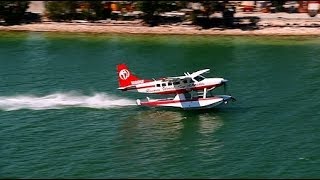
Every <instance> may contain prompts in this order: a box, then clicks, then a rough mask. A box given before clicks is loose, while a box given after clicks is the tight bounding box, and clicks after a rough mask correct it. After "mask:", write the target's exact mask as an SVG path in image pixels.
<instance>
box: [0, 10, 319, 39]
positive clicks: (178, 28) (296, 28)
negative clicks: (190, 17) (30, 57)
mask: <svg viewBox="0 0 320 180" xmlns="http://www.w3.org/2000/svg"><path fill="white" fill-rule="evenodd" d="M216 16H217V17H218V16H219V14H217V15H216ZM248 16H251V17H252V16H255V17H258V18H259V19H260V20H259V22H258V23H257V26H256V27H257V29H248V30H242V29H239V28H234V29H227V28H210V29H202V28H201V27H200V26H195V25H191V24H190V23H184V24H183V23H180V24H172V25H160V26H154V27H148V26H144V25H142V21H141V20H135V21H114V20H105V21H102V22H85V21H73V22H51V21H44V22H40V23H31V24H21V25H13V26H0V32H5V31H7V32H63V33H91V34H128V35H134V34H138V35H143V34H147V35H148V34H149V35H213V36H217V35H223V36H320V15H318V16H317V17H314V18H311V17H308V16H307V14H287V13H275V14H263V13H260V14H259V13H252V14H248V13H236V15H235V17H248Z"/></svg>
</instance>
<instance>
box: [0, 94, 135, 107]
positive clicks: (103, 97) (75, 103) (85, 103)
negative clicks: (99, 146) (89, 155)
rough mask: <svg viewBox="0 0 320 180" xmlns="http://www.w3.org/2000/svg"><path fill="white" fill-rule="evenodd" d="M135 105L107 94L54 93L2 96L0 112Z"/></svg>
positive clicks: (130, 101) (133, 102) (131, 101)
mask: <svg viewBox="0 0 320 180" xmlns="http://www.w3.org/2000/svg"><path fill="white" fill-rule="evenodd" d="M133 105H136V103H135V101H134V100H130V99H124V98H119V97H116V96H113V95H109V94H106V93H95V94H93V95H92V96H87V95H81V94H79V93H76V92H68V93H54V94H50V95H47V96H41V97H39V96H34V95H18V96H0V110H4V111H13V110H19V109H32V110H45V109H63V108H67V107H86V108H96V109H110V108H121V107H125V106H133Z"/></svg>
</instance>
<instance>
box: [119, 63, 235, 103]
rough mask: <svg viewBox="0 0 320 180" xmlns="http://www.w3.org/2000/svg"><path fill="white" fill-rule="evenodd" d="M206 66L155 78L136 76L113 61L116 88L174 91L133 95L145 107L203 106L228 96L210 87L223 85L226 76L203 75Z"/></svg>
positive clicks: (123, 89) (224, 100) (228, 97)
mask: <svg viewBox="0 0 320 180" xmlns="http://www.w3.org/2000/svg"><path fill="white" fill-rule="evenodd" d="M209 70H210V69H203V70H200V71H196V72H194V73H192V74H190V73H188V72H187V73H184V76H176V77H165V78H159V79H157V80H156V79H140V78H138V77H137V76H135V75H134V74H132V72H131V71H130V70H129V68H128V67H127V65H126V64H118V65H117V73H118V82H119V88H118V89H119V90H122V91H135V92H140V93H152V94H176V96H175V97H174V98H165V99H151V98H149V97H147V98H146V100H140V99H137V105H141V106H149V107H158V106H161V107H179V108H182V109H207V108H212V107H215V106H217V105H219V104H222V103H225V104H226V103H227V102H228V101H229V100H235V99H234V98H233V97H232V96H229V95H212V93H211V91H212V90H213V89H215V88H217V87H219V86H222V85H223V86H224V87H225V88H226V82H227V81H228V80H226V79H223V78H205V77H204V76H203V75H202V74H203V73H205V72H208V71H209Z"/></svg>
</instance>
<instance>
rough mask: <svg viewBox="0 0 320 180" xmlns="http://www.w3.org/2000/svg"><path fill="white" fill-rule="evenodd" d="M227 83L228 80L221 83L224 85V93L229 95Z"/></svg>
mask: <svg viewBox="0 0 320 180" xmlns="http://www.w3.org/2000/svg"><path fill="white" fill-rule="evenodd" d="M227 82H228V80H226V79H224V80H222V81H221V83H222V84H223V93H224V94H227Z"/></svg>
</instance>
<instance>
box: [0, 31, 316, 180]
mask: <svg viewBox="0 0 320 180" xmlns="http://www.w3.org/2000/svg"><path fill="white" fill-rule="evenodd" d="M319 53H320V38H318V37H231V36H230V37H222V36H147V35H146V36H142V35H141V36H132V35H113V36H112V35H86V34H55V33H4V32H1V34H0V67H1V71H0V144H1V146H0V154H1V156H0V177H2V178H320V145H319V142H320V119H319V117H320V116H319V115H320V103H319V102H320V96H319V94H320V91H319V87H320V55H319ZM118 63H127V65H128V66H129V67H130V69H131V70H132V71H133V72H134V73H135V74H136V75H138V76H140V77H143V78H158V77H165V76H176V75H183V73H184V72H187V71H188V72H193V71H196V70H199V69H204V68H210V69H211V71H210V73H209V74H207V76H212V77H224V78H226V79H228V80H229V82H228V83H229V84H228V92H229V93H230V94H231V95H233V96H234V97H235V98H236V99H237V101H236V102H232V103H230V104H227V105H223V106H221V107H218V108H215V109H210V110H206V111H183V110H178V109H170V108H169V109H159V108H145V107H138V106H135V105H134V103H135V99H137V98H144V97H145V96H146V95H144V94H138V93H132V92H121V91H118V90H117V89H116V88H117V85H118V84H117V79H116V65H117V64H118ZM215 92H216V93H217V94H221V93H222V92H223V90H222V89H217V90H215Z"/></svg>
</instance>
